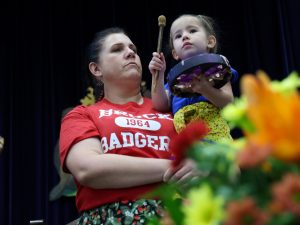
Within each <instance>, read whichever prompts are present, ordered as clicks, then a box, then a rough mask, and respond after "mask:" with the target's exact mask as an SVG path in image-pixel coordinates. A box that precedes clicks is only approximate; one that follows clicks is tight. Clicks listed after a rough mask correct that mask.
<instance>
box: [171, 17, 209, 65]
mask: <svg viewBox="0 0 300 225" xmlns="http://www.w3.org/2000/svg"><path fill="white" fill-rule="evenodd" d="M171 37H172V41H173V46H174V49H173V51H172V54H173V57H174V58H175V59H176V60H179V59H181V60H183V59H186V58H189V57H192V56H195V55H197V54H201V53H207V52H208V36H207V33H206V30H205V29H204V27H203V26H202V24H201V23H200V22H199V20H198V19H197V18H195V17H193V16H183V17H180V18H178V19H177V20H175V21H174V22H173V24H172V26H171Z"/></svg>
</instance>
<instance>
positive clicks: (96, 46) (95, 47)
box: [87, 27, 126, 101]
mask: <svg viewBox="0 0 300 225" xmlns="http://www.w3.org/2000/svg"><path fill="white" fill-rule="evenodd" d="M119 33H122V34H126V32H125V31H124V30H123V29H122V28H119V27H111V28H107V29H105V30H102V31H100V32H97V33H96V34H95V35H94V38H93V40H92V42H91V43H90V44H89V46H88V48H87V65H88V64H89V63H91V62H94V63H98V62H99V56H100V53H101V51H102V50H103V44H104V42H105V40H106V38H107V37H108V36H109V35H111V34H119ZM89 73H90V72H89ZM90 75H91V74H90ZM91 77H92V81H93V88H94V95H95V97H96V100H97V101H99V100H101V99H102V98H103V97H104V93H103V83H102V81H100V80H98V79H96V78H95V76H94V75H92V76H91Z"/></svg>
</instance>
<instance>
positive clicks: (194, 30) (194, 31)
mask: <svg viewBox="0 0 300 225" xmlns="http://www.w3.org/2000/svg"><path fill="white" fill-rule="evenodd" d="M197 31H198V30H197V29H191V30H190V33H196V32H197Z"/></svg>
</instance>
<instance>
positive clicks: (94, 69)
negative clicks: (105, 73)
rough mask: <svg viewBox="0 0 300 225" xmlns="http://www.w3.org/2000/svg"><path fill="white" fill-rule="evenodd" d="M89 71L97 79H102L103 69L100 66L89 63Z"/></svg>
mask: <svg viewBox="0 0 300 225" xmlns="http://www.w3.org/2000/svg"><path fill="white" fill-rule="evenodd" d="M89 70H90V72H91V73H92V74H93V75H94V76H95V77H96V78H97V79H102V71H101V68H100V67H99V66H98V64H97V63H94V62H90V63H89Z"/></svg>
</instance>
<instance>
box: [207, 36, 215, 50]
mask: <svg viewBox="0 0 300 225" xmlns="http://www.w3.org/2000/svg"><path fill="white" fill-rule="evenodd" d="M216 43H217V39H216V37H215V36H214V35H209V36H208V38H207V47H208V48H210V49H212V48H214V47H215V46H216Z"/></svg>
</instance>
